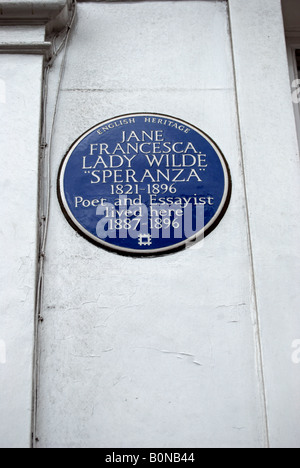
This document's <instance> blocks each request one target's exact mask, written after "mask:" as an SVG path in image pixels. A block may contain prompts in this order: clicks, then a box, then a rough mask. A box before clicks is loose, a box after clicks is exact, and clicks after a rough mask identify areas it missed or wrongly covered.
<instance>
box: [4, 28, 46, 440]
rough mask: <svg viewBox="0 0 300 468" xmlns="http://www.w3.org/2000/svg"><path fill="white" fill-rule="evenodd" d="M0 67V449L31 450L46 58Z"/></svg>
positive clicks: (20, 58)
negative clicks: (41, 133) (44, 65)
mask: <svg viewBox="0 0 300 468" xmlns="http://www.w3.org/2000/svg"><path fill="white" fill-rule="evenodd" d="M11 28H12V30H13V29H15V28H14V27H13V26H12V27H11ZM34 29H35V28H33V30H32V36H33V37H34V36H35V35H36V33H37V32H40V28H36V29H37V30H34ZM0 30H1V27H0ZM10 32H12V31H10ZM27 32H28V31H27ZM19 33H20V31H18V30H15V37H17V36H18V34H19ZM20 39H21V38H20ZM0 70H1V71H0V78H1V80H3V90H4V91H3V95H2V101H3V102H2V103H1V104H0V106H1V113H0V127H1V129H0V135H1V136H0V140H1V141H0V154H1V163H2V170H1V175H0V185H1V232H0V254H1V267H0V282H1V326H0V340H2V344H3V348H4V350H3V351H2V359H1V360H2V362H1V364H0V387H1V400H0V446H1V447H4V448H29V447H30V446H31V418H32V378H33V350H34V322H35V318H34V310H35V283H36V252H37V207H38V166H39V139H40V113H41V89H42V76H43V55H26V54H24V55H23V54H20V55H19V54H17V53H16V54H9V53H7V54H1V55H0Z"/></svg>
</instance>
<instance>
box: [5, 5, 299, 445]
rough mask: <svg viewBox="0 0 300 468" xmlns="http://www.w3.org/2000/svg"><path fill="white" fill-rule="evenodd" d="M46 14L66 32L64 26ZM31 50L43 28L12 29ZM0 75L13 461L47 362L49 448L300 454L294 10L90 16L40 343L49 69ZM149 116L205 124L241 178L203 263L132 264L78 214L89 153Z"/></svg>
mask: <svg viewBox="0 0 300 468" xmlns="http://www.w3.org/2000/svg"><path fill="white" fill-rule="evenodd" d="M2 3H5V4H7V3H9V2H2ZM27 3H28V2H23V4H24V5H25V4H27ZM41 3H42V2H40V1H37V2H36V5H35V7H36V14H37V15H41V14H42V13H41V12H42V9H41V8H40V7H41ZM47 4H48V7H49V11H51V14H50V13H49V15H53V11H54V10H55V11H61V9H62V8H63V2H62V0H57V2H56V1H55V0H51V1H50V0H49V2H48V3H47V2H45V5H47ZM50 4H51V5H50ZM0 6H1V2H0ZM25 6H26V5H25ZM50 6H51V8H50ZM16 11H17V10H14V12H13V13H12V14H14V15H17V13H16ZM49 18H50V16H49ZM49 18H48V20H49ZM0 19H1V18H0ZM48 20H47V21H48ZM39 21H41V20H39ZM12 28H13V29H12ZM15 31H19V32H20V34H21V36H22V35H23V36H22V37H23V38H26V40H28V42H30V41H31V42H32V41H39V42H42V41H44V31H45V29H44V26H43V27H38V28H37V27H33V26H31V27H29V29H26V32H25V30H24V29H23V30H22V28H21V29H20V26H18V27H17V26H10V28H9V30H8V29H7V27H2V28H0V50H1V40H2V38H3V41H2V42H7V40H8V39H9V40H10V41H14V40H17V38H18V36H15ZM33 34H35V35H33ZM21 36H20V37H21ZM61 60H62V56H61V57H60V58H59V59H57V60H56V61H55V63H54V66H53V68H52V71H51V73H50V81H49V90H48V91H49V100H48V106H47V117H48V123H51V119H52V116H53V110H54V108H55V103H56V90H57V84H58V82H59V77H60V65H61ZM0 62H1V68H0V78H1V79H2V80H4V83H7V84H6V85H5V86H6V87H5V86H4V84H3V81H2V82H0V110H1V114H0V120H1V128H2V129H3V128H4V129H5V130H4V131H2V134H1V135H2V136H1V140H0V149H1V154H2V155H4V154H7V155H8V160H7V162H6V163H5V164H8V166H7V167H9V171H10V173H12V172H13V170H14V174H15V178H13V179H11V178H10V177H8V173H7V172H1V177H0V181H1V187H2V189H1V190H3V193H4V197H5V204H3V205H2V208H1V216H2V223H3V228H2V229H1V238H0V239H1V258H2V259H4V261H3V262H2V263H1V269H0V274H1V284H2V285H3V287H1V314H2V317H3V320H2V321H1V327H0V383H1V389H2V390H1V398H0V446H1V447H2V446H3V447H5V446H6V447H7V446H10V445H12V446H29V445H30V438H31V431H32V427H31V410H32V409H33V408H32V405H31V397H32V379H33V376H35V372H34V370H33V368H32V362H33V348H34V344H37V350H38V354H37V360H36V362H35V364H37V377H38V380H37V399H35V404H36V406H35V405H34V408H35V410H36V411H35V423H36V424H35V425H34V430H35V433H34V438H36V439H37V440H36V441H35V446H36V447H41V448H46V447H50V448H51V447H210V448H213V447H236V448H244V447H255V448H260V447H269V446H271V447H297V448H298V447H299V446H300V443H299V440H300V433H299V414H300V408H299V398H298V389H299V385H300V367H299V365H297V364H296V362H295V360H294V362H293V360H292V353H293V348H292V344H293V343H295V340H297V339H298V338H299V339H300V330H299V319H298V310H299V303H300V298H299V288H298V278H299V274H300V265H299V254H298V253H297V252H298V250H299V247H298V244H299V234H300V222H299V219H300V212H299V211H300V208H299V207H300V204H299V203H298V202H297V201H299V196H300V173H299V152H298V146H297V136H296V130H295V123H294V117H293V108H292V104H291V100H290V88H289V77H288V67H287V59H286V50H285V41H284V31H283V21H282V12H281V4H280V1H279V0H264V1H262V0H252V1H251V2H241V1H240V0H229V2H227V1H211V0H199V1H186V0H184V1H176V2H172V1H154V2H148V1H144V2H134V1H133V2H113V1H112V2H80V3H79V4H78V11H77V18H76V21H75V23H74V25H73V28H72V31H71V35H70V41H69V44H68V48H67V53H66V63H65V69H64V73H63V76H62V82H61V89H60V92H59V99H58V102H57V116H56V121H55V127H54V133H53V135H54V138H53V142H52V150H51V204H50V217H49V232H48V238H47V239H48V240H47V245H46V251H45V254H46V257H45V270H44V283H43V284H44V288H43V297H42V309H41V310H40V313H41V316H42V319H43V321H40V322H39V326H38V328H39V330H38V341H37V342H35V336H34V299H35V294H34V288H35V284H36V281H35V273H36V265H37V263H36V256H35V254H36V250H37V247H38V242H37V237H36V225H37V201H38V199H37V179H38V177H37V167H38V154H39V125H40V120H39V118H40V109H41V84H42V82H41V71H42V67H41V65H42V56H41V55H38V56H33V55H22V56H17V55H0ZM2 65H3V66H2ZM17 66H18V67H19V68H18V72H16V71H14V70H15V69H16V67H17ZM20 67H21V70H22V74H21V73H20ZM3 70H4V71H3ZM24 77H26V79H25V80H24ZM269 77H271V80H270V79H269ZM1 83H2V86H1ZM24 83H25V84H26V83H27V84H26V86H25V85H24ZM3 90H4V91H5V93H6V94H4V91H3ZM4 96H6V97H5V101H4ZM7 96H11V97H10V100H8V99H7ZM16 108H17V109H18V117H16ZM131 112H132V113H134V112H158V113H164V114H169V115H173V116H175V117H178V118H182V119H184V120H186V121H188V122H191V123H192V124H194V125H196V126H198V127H199V128H201V129H202V130H203V131H205V132H206V133H208V134H209V135H210V136H211V137H212V138H213V139H214V140H215V141H216V142H217V144H218V145H219V146H220V147H221V149H222V151H223V153H224V154H225V156H226V158H227V160H228V162H229V165H230V169H231V174H232V180H233V195H232V200H231V204H230V207H229V209H228V211H227V213H226V216H225V217H224V219H223V220H222V222H221V224H220V225H219V226H218V228H217V229H216V230H215V231H214V232H213V233H211V234H210V235H209V236H208V237H207V238H206V239H205V241H204V242H202V243H199V244H198V245H197V246H196V247H193V248H190V249H188V250H186V251H184V252H181V253H176V254H172V255H168V256H166V257H161V258H154V259H153V258H152V259H149V258H148V259H133V258H125V257H121V256H118V255H116V254H112V253H108V252H106V251H104V250H102V249H99V248H97V247H95V246H93V245H92V244H89V243H88V242H87V241H86V240H84V239H83V238H82V237H80V236H79V235H78V234H77V233H76V232H75V231H74V230H73V229H72V228H71V227H70V226H69V224H68V223H67V221H66V220H65V218H64V215H63V213H62V212H61V209H60V207H59V204H58V201H57V196H56V177H57V173H58V169H59V165H60V163H61V160H62V158H63V157H64V155H65V153H66V151H67V150H68V148H69V147H70V145H71V144H72V143H73V141H74V140H75V139H77V138H78V136H80V135H81V134H82V133H83V132H84V131H86V130H87V129H88V128H90V127H91V126H93V125H95V124H97V123H99V122H101V121H103V120H105V119H106V118H111V117H113V116H116V115H120V114H124V113H131ZM16 123H17V126H18V128H19V129H21V133H22V140H21V139H20V138H16V135H15V125H16ZM4 124H5V125H4ZM12 140H13V141H14V146H12V144H11V142H12ZM22 148H23V149H22ZM21 149H22V150H21ZM23 150H24V151H25V152H26V155H27V156H28V155H30V157H27V158H24V155H23V154H22V151H23ZM2 158H4V156H2ZM3 163H4V162H3ZM16 166H17V167H18V170H17V171H15V167H16ZM16 193H17V194H18V198H19V202H18V207H17V208H18V209H17V212H18V213H19V215H18V216H17V218H16V216H14V214H13V213H15V203H16V200H15V197H16ZM43 193H44V194H45V191H43ZM40 195H41V194H40ZM28 200H30V204H28ZM16 219H17V221H16ZM16 282H17V285H16Z"/></svg>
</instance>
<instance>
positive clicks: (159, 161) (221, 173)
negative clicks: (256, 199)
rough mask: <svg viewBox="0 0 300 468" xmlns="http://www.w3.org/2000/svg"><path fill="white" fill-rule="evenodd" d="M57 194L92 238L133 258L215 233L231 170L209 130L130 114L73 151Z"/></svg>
mask: <svg viewBox="0 0 300 468" xmlns="http://www.w3.org/2000/svg"><path fill="white" fill-rule="evenodd" d="M58 195H59V201H60V204H61V206H62V209H63V211H64V213H65V215H66V217H67V220H68V221H69V222H70V224H71V225H72V226H73V227H74V228H75V229H76V230H77V231H78V232H79V233H80V234H82V235H83V236H84V237H85V238H86V239H88V240H89V241H91V242H93V243H95V244H97V245H99V246H102V247H104V248H107V249H110V250H114V251H117V252H119V253H123V254H129V255H139V256H144V255H158V254H161V253H168V252H171V251H176V250H179V249H182V248H184V247H186V246H189V245H190V244H194V243H195V241H198V240H200V239H201V238H203V237H204V236H205V235H207V234H208V233H209V232H211V231H212V230H213V229H214V228H215V227H216V226H217V225H218V223H219V222H220V220H221V218H222V217H223V216H224V214H225V211H226V209H227V207H228V205H229V201H230V196H231V178H230V171H229V168H228V164H227V162H226V160H225V158H224V156H223V154H222V153H221V151H220V149H219V148H218V146H217V145H216V144H215V143H214V141H213V140H212V139H211V138H210V137H208V136H207V135H206V134H205V133H204V132H203V131H201V130H199V129H198V128H196V127H194V126H193V125H191V124H189V123H187V122H184V121H183V120H180V119H177V118H174V117H170V116H167V115H160V114H153V113H145V114H128V115H123V116H120V117H116V118H114V119H110V120H107V121H105V122H102V123H100V124H98V125H96V126H95V127H93V128H92V129H90V130H88V131H87V132H86V133H84V134H83V135H82V136H81V137H80V138H79V139H78V140H77V141H76V142H75V143H74V144H73V145H72V147H71V149H70V150H69V151H68V153H67V155H66V157H65V158H64V160H63V162H62V164H61V168H60V171H59V176H58Z"/></svg>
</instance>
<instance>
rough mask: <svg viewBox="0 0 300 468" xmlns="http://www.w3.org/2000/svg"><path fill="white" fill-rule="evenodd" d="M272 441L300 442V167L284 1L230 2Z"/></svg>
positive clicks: (285, 445)
mask: <svg viewBox="0 0 300 468" xmlns="http://www.w3.org/2000/svg"><path fill="white" fill-rule="evenodd" d="M229 8H230V21H231V30H232V41H233V55H234V62H235V73H236V88H237V100H238V112H239V119H240V127H241V142H242V151H243V158H244V169H245V180H246V192H247V199H248V208H249V225H250V235H251V242H252V254H253V267H254V276H255V286H256V296H257V305H258V320H259V327H260V339H261V348H262V358H263V373H264V384H265V396H266V407H267V416H268V421H267V423H268V431H269V442H270V446H271V447H272V448H281V447H282V448H299V445H300V443H299V440H300V430H299V423H300V412H299V387H300V369H299V366H298V367H297V366H296V365H295V364H293V362H292V352H293V350H292V343H293V341H295V340H296V339H299V338H300V326H299V299H300V297H299V296H300V291H299V278H300V261H299V260H300V259H299V253H297V252H298V250H299V238H300V204H299V197H300V167H299V154H298V144H297V135H296V131H295V120H294V115H293V107H292V102H291V96H290V86H289V74H288V65H287V55H286V47H285V37H284V27H283V19H282V10H281V2H280V0H266V1H264V2H262V1H261V0H252V1H251V2H241V1H240V0H229Z"/></svg>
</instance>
